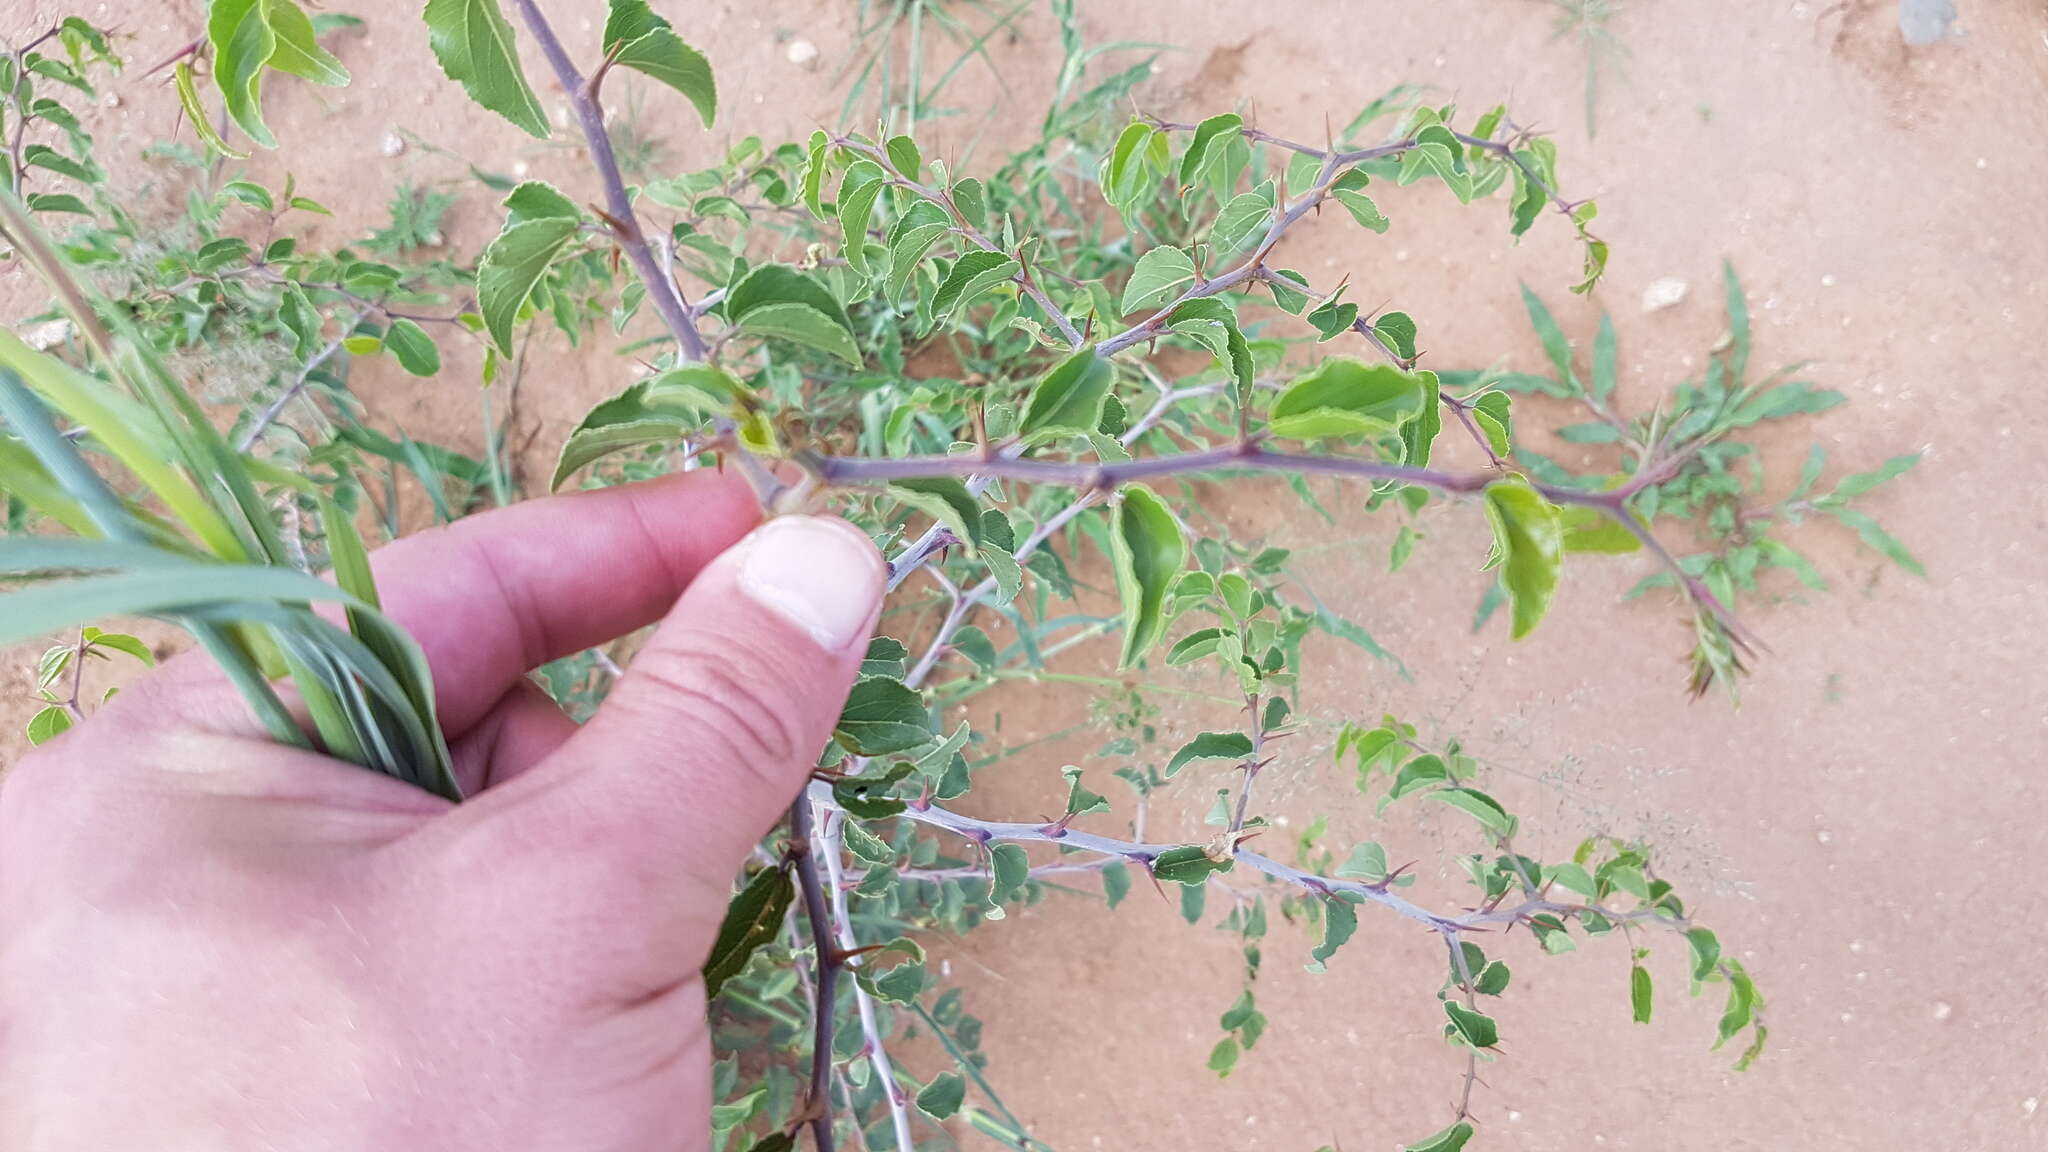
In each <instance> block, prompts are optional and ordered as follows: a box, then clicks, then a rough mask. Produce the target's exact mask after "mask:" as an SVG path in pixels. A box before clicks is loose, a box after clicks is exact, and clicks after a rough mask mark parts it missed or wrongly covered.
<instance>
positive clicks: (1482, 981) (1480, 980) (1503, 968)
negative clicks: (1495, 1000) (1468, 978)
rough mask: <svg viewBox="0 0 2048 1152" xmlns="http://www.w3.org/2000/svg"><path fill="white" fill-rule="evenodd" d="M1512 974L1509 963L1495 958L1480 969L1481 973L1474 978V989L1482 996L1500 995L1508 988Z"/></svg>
mask: <svg viewBox="0 0 2048 1152" xmlns="http://www.w3.org/2000/svg"><path fill="white" fill-rule="evenodd" d="M1512 976H1513V973H1511V972H1509V971H1508V966H1507V965H1505V964H1503V963H1501V962H1500V961H1498V960H1495V961H1494V962H1493V963H1491V964H1488V965H1487V966H1486V967H1484V968H1482V969H1480V970H1479V974H1478V975H1477V976H1474V977H1473V978H1472V990H1473V991H1475V992H1477V993H1479V994H1480V995H1481V996H1498V995H1500V994H1501V993H1503V992H1505V991H1507V990H1508V981H1509V980H1510V979H1511V978H1512Z"/></svg>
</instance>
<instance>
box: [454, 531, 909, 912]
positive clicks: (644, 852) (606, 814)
mask: <svg viewBox="0 0 2048 1152" xmlns="http://www.w3.org/2000/svg"><path fill="white" fill-rule="evenodd" d="M886 576H887V570H886V567H885V565H884V564H883V562H882V557H881V555H880V554H879V553H878V552H877V551H876V549H875V546H874V544H873V543H872V542H870V541H869V540H868V538H867V537H866V536H865V535H864V534H863V533H862V532H861V531H860V530H859V529H857V528H855V527H854V526H853V525H851V524H849V523H847V522H846V521H844V520H840V519H838V518H836V517H814V516H783V517H778V518H776V519H774V520H771V521H769V522H768V523H766V524H763V525H762V526H760V527H759V528H756V529H755V530H754V531H753V532H752V533H750V534H749V535H748V536H746V537H745V538H744V539H743V540H741V541H740V542H739V543H738V544H736V545H734V546H733V547H732V548H731V549H729V550H727V551H726V552H724V553H723V554H721V555H720V556H719V557H718V558H717V559H715V560H713V561H712V562H711V563H710V564H709V565H708V566H706V567H705V569H704V570H703V571H702V572H701V573H700V574H699V575H698V576H697V578H696V580H694V581H693V582H692V583H691V584H690V586H689V588H688V590H687V591H685V592H684V593H683V595H682V598H681V599H680V600H678V601H677V602H676V604H675V607H674V608H673V609H671V610H670V611H669V613H668V615H667V617H666V618H665V619H664V620H663V621H662V622H661V624H660V625H659V627H658V628H657V629H656V630H655V633H654V635H653V636H652V637H651V638H650V639H649V641H648V643H647V645H646V646H645V647H644V648H642V649H641V651H640V653H639V655H638V656H636V657H635V658H634V660H633V663H632V667H631V668H630V670H629V671H628V672H627V673H626V675H625V677H624V678H623V679H622V680H621V681H620V682H619V684H618V686H617V687H616V688H614V689H613V691H612V693H611V695H610V697H609V698H608V699H607V700H606V702H605V705H604V707H603V708H602V709H600V710H599V711H598V714H597V715H596V716H595V717H594V718H593V719H592V720H591V721H590V723H588V724H587V725H585V726H584V727H583V728H582V729H581V730H580V731H578V732H577V733H576V734H575V735H574V736H572V737H570V739H569V740H568V741H567V742H565V743H564V744H563V745H562V746H561V748H559V749H558V750H556V751H555V752H554V753H553V754H552V755H550V756H549V757H548V758H547V759H546V760H545V761H543V762H542V763H540V764H539V765H536V766H535V767H534V769H533V770H532V771H531V772H528V773H526V774H525V775H523V776H521V777H519V778H518V779H516V780H514V781H512V782H511V785H510V786H508V787H507V788H504V789H495V790H492V791H489V792H486V793H484V794H483V795H482V796H480V797H478V798H477V800H475V801H472V802H471V803H470V804H468V805H464V807H465V808H475V807H484V806H489V805H491V804H492V803H493V802H494V800H498V801H502V802H504V803H505V804H506V808H505V809H502V810H500V811H499V812H498V813H496V816H497V817H498V818H499V819H500V820H505V821H510V822H511V823H513V824H515V825H523V827H520V828H519V829H518V831H516V832H515V833H514V835H515V837H516V839H517V840H518V841H519V842H521V843H524V844H526V845H529V846H532V845H534V844H536V843H539V844H549V843H552V844H554V845H555V846H558V847H562V848H566V849H568V850H570V851H572V852H575V853H578V854H587V853H595V854H597V855H598V856H600V857H602V858H603V863H604V865H606V869H605V870H606V871H612V869H613V868H618V869H621V870H622V871H623V874H624V876H625V877H627V878H629V879H631V878H638V879H637V880H632V882H633V883H635V884H640V883H646V884H653V885H657V886H659V887H660V888H661V889H662V890H664V891H669V892H673V891H674V890H675V887H676V885H677V881H678V880H679V879H685V878H688V879H696V880H698V881H700V882H702V886H703V887H705V888H707V889H709V890H711V891H713V892H715V893H716V894H717V896H718V898H719V901H720V903H719V908H720V910H722V908H723V897H724V894H725V891H726V885H727V884H728V883H729V882H730V880H731V877H732V875H733V873H734V872H736V871H737V870H738V868H739V865H740V863H741V861H742V860H743V859H744V858H745V856H746V855H747V853H748V852H749V851H750V850H751V849H752V847H753V846H754V844H755V843H756V842H757V841H758V840H759V839H760V837H761V835H762V834H763V833H764V832H766V830H767V829H768V827H769V826H770V825H771V824H773V823H774V821H775V820H776V818H777V817H778V816H779V815H780V814H781V813H782V811H783V810H784V809H786V808H787V807H788V806H789V803H790V801H791V800H792V799H793V798H794V797H795V796H796V795H797V792H798V790H799V789H801V788H802V787H803V785H804V783H805V781H806V780H807V779H808V777H809V773H810V770H811V768H812V767H813V766H814V765H815V764H816V763H817V757H818V752H819V750H820V749H821V748H823V747H824V744H825V741H826V740H827V739H828V738H829V737H830V736H831V734H832V726H833V723H834V722H835V721H836V720H837V719H838V717H839V712H840V709H841V708H842V707H843V706H844V704H845V702H846V695H847V691H848V689H849V688H850V687H851V686H852V684H853V680H854V676H855V674H856V672H857V671H858V669H859V667H860V662H861V659H862V658H863V656H864V655H865V654H866V650H867V639H868V636H869V634H870V633H871V632H872V631H873V629H874V626H875V618H876V617H877V615H879V613H880V611H881V602H882V595H883V591H884V584H885V581H886ZM515 790H516V791H517V792H518V793H521V794H520V795H503V796H501V795H500V793H509V792H513V791H515ZM501 830H503V829H501ZM585 863H595V861H590V860H588V859H586V860H585ZM613 874H614V876H617V875H618V873H617V872H614V873H613ZM693 887H694V885H693Z"/></svg>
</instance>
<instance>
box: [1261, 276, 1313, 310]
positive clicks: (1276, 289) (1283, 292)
mask: <svg viewBox="0 0 2048 1152" xmlns="http://www.w3.org/2000/svg"><path fill="white" fill-rule="evenodd" d="M1265 279H1266V287H1267V288H1269V289H1271V290H1272V293H1273V303H1274V304H1275V305H1277V306H1278V307H1279V308H1280V310H1281V311H1283V312H1286V313H1289V314H1290V315H1295V316H1299V315H1301V310H1302V309H1303V308H1306V307H1308V298H1309V296H1310V294H1311V293H1310V291H1309V287H1308V277H1306V276H1303V275H1302V274H1301V273H1299V272H1293V271H1289V270H1288V269H1285V268H1282V269H1280V270H1279V271H1277V272H1271V273H1268V274H1267V275H1266V278H1265Z"/></svg>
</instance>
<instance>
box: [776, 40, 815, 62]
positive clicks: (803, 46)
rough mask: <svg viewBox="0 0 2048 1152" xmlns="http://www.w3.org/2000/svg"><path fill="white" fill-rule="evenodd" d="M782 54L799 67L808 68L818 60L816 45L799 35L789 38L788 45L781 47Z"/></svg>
mask: <svg viewBox="0 0 2048 1152" xmlns="http://www.w3.org/2000/svg"><path fill="white" fill-rule="evenodd" d="M782 54H783V55H784V56H787V57H789V62H790V63H791V64H795V65H797V66H798V67H800V68H810V67H813V66H814V65H816V64H817V62H818V46H817V45H816V44H813V43H811V42H810V41H809V40H806V39H804V38H803V37H801V36H799V37H797V38H796V39H794V40H791V41H790V42H789V47H788V48H785V49H783V53H782Z"/></svg>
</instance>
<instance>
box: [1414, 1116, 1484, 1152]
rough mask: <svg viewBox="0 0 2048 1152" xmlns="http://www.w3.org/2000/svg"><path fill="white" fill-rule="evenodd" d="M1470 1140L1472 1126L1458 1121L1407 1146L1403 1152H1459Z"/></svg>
mask: <svg viewBox="0 0 2048 1152" xmlns="http://www.w3.org/2000/svg"><path fill="white" fill-rule="evenodd" d="M1471 1139H1472V1125H1470V1124H1467V1123H1465V1122H1464V1121H1463V1120H1460V1121H1458V1122H1457V1123H1456V1124H1453V1125H1451V1126H1450V1127H1449V1128H1446V1129H1444V1130H1443V1131H1441V1132H1439V1133H1437V1134H1436V1135H1434V1136H1431V1137H1430V1138H1429V1139H1427V1140H1424V1141H1422V1142H1420V1143H1417V1144H1410V1145H1408V1147H1407V1148H1405V1149H1403V1152H1460V1149H1462V1148H1464V1147H1465V1144H1466V1142H1467V1141H1470V1140H1471Z"/></svg>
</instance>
